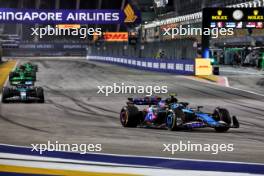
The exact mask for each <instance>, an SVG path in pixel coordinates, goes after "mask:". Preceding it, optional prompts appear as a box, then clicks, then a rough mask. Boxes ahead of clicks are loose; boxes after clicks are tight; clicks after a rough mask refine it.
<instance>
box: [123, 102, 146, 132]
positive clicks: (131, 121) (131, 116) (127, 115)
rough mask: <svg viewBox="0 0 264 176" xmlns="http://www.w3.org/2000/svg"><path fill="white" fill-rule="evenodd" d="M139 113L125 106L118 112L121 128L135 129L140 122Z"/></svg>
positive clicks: (135, 108) (135, 109)
mask: <svg viewBox="0 0 264 176" xmlns="http://www.w3.org/2000/svg"><path fill="white" fill-rule="evenodd" d="M140 116H141V113H140V112H139V111H138V108H137V107H135V106H125V107H123V108H122V109H121V112H120V122H121V124H122V126H123V127H131V128H135V127H137V126H138V124H139V122H140Z"/></svg>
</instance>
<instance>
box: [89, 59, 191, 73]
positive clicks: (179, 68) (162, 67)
mask: <svg viewBox="0 0 264 176" xmlns="http://www.w3.org/2000/svg"><path fill="white" fill-rule="evenodd" d="M87 59H88V60H92V61H101V62H105V63H111V64H118V65H121V66H126V67H132V68H135V69H142V70H149V71H158V72H167V73H174V74H179V75H195V61H194V60H166V61H165V60H160V59H153V58H147V59H145V58H144V59H143V58H117V57H105V56H87Z"/></svg>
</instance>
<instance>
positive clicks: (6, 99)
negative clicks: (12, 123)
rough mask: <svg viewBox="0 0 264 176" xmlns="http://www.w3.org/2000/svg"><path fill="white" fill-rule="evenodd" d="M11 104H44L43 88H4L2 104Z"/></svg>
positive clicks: (26, 86)
mask: <svg viewBox="0 0 264 176" xmlns="http://www.w3.org/2000/svg"><path fill="white" fill-rule="evenodd" d="M11 102H36V103H44V102H45V100H44V91H43V88H42V87H34V86H28V85H17V86H16V87H3V92H2V103H11Z"/></svg>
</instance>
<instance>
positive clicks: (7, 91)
mask: <svg viewBox="0 0 264 176" xmlns="http://www.w3.org/2000/svg"><path fill="white" fill-rule="evenodd" d="M11 93H12V92H11V89H10V88H8V87H3V91H2V103H8V100H7V98H9V97H10V96H11Z"/></svg>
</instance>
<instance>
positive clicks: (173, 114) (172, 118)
mask: <svg viewBox="0 0 264 176" xmlns="http://www.w3.org/2000/svg"><path fill="white" fill-rule="evenodd" d="M183 116H184V113H183V112H182V111H181V110H180V109H176V110H174V111H169V113H168V116H167V119H166V124H167V128H168V130H170V131H175V130H178V129H179V122H180V121H181V120H180V119H182V118H183Z"/></svg>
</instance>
